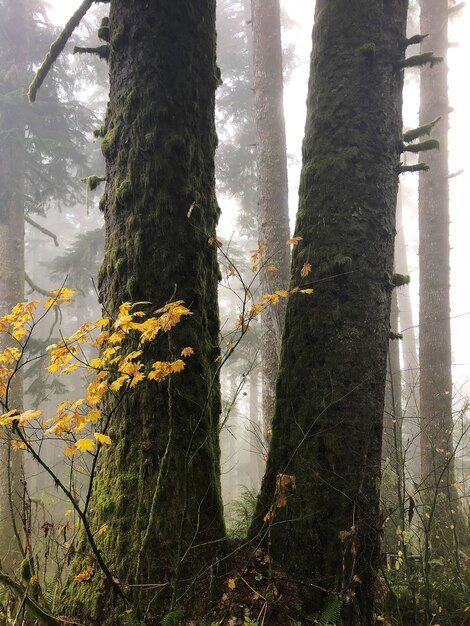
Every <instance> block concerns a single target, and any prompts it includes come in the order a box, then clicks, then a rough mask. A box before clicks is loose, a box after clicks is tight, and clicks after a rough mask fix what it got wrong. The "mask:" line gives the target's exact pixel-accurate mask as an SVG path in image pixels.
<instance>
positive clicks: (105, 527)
mask: <svg viewBox="0 0 470 626" xmlns="http://www.w3.org/2000/svg"><path fill="white" fill-rule="evenodd" d="M108 526H109V524H101V526H100V527H99V529H98V535H102V534H103V533H105V532H106V531H107V530H108Z"/></svg>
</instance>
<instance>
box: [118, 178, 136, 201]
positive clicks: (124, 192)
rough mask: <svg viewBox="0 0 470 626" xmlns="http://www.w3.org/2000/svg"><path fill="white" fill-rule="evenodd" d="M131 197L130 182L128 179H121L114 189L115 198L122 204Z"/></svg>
mask: <svg viewBox="0 0 470 626" xmlns="http://www.w3.org/2000/svg"><path fill="white" fill-rule="evenodd" d="M131 198H132V183H131V181H130V180H123V181H122V182H121V183H119V186H118V188H117V189H116V200H117V201H118V203H119V204H121V205H124V204H126V203H127V202H129V200H131Z"/></svg>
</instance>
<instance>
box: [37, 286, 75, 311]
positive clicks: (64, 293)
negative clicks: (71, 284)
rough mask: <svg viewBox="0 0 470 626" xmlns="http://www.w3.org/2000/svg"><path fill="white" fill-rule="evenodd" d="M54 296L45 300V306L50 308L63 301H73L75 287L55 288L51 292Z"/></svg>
mask: <svg viewBox="0 0 470 626" xmlns="http://www.w3.org/2000/svg"><path fill="white" fill-rule="evenodd" d="M49 293H50V295H51V296H52V297H51V298H49V300H46V302H44V308H45V309H50V308H51V307H53V306H57V305H58V304H61V303H62V302H73V297H72V296H73V295H74V294H75V291H74V290H73V289H69V288H68V287H61V288H60V289H54V290H53V291H50V292H49Z"/></svg>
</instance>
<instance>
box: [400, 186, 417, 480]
mask: <svg viewBox="0 0 470 626" xmlns="http://www.w3.org/2000/svg"><path fill="white" fill-rule="evenodd" d="M398 196H399V201H398V203H397V236H396V238H395V269H396V271H397V272H399V273H400V274H404V275H408V274H409V270H408V258H407V249H406V240H405V228H404V225H403V218H402V202H401V199H400V196H401V192H400V191H399V194H398ZM397 300H398V311H399V322H400V324H399V327H400V333H401V334H402V335H403V339H402V340H401V349H402V357H403V370H402V383H403V392H402V408H403V425H402V438H403V454H404V463H405V466H406V473H407V476H408V477H409V478H408V480H410V478H411V481H412V482H413V483H415V484H419V482H420V476H421V456H420V455H421V449H420V432H419V431H420V428H419V362H418V348H417V339H416V328H415V324H414V322H413V310H412V305H411V297H410V287H409V285H403V286H402V287H400V289H398V291H397Z"/></svg>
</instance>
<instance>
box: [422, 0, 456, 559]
mask: <svg viewBox="0 0 470 626" xmlns="http://www.w3.org/2000/svg"><path fill="white" fill-rule="evenodd" d="M447 30H448V1H447V0H426V1H424V0H421V33H426V34H427V35H428V37H426V39H424V41H423V42H422V44H421V52H422V53H425V52H429V51H432V52H433V53H434V54H435V55H436V56H439V57H442V58H443V59H444V60H443V62H442V63H439V64H438V65H436V66H434V67H433V68H431V69H430V68H424V69H423V70H422V71H421V81H420V85H421V86H420V90H421V93H420V97H421V106H420V125H424V124H427V123H429V122H431V121H432V120H434V119H436V118H437V117H440V118H441V119H440V121H439V123H438V124H437V125H436V126H435V128H434V133H433V134H434V136H435V138H436V139H438V140H439V143H440V149H439V151H432V152H428V153H426V155H425V157H423V158H425V160H426V162H427V164H428V165H429V167H430V171H429V173H427V174H423V173H422V174H420V180H419V277H420V278H419V280H420V302H419V307H420V311H419V365H420V385H419V389H420V416H421V447H422V461H421V463H422V465H421V467H422V481H423V483H422V485H423V490H424V491H423V500H424V502H425V504H426V505H427V507H428V515H429V516H430V517H426V519H428V520H429V521H428V523H427V526H428V528H427V532H428V537H431V538H432V540H431V543H432V545H433V548H434V550H435V551H436V553H437V554H441V555H443V554H449V553H450V552H451V551H452V547H453V544H454V539H455V533H454V530H453V528H454V526H455V524H456V518H455V515H454V514H453V513H452V511H454V512H455V511H457V509H458V508H459V506H458V493H457V491H456V489H455V487H454V486H453V483H454V482H455V478H454V453H455V447H454V441H453V419H452V401H453V389H452V368H451V334H450V297H449V273H450V266H449V182H448V181H449V168H448V130H449V101H448V88H447V72H448V68H447V47H448V36H447ZM432 529H433V530H432Z"/></svg>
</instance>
